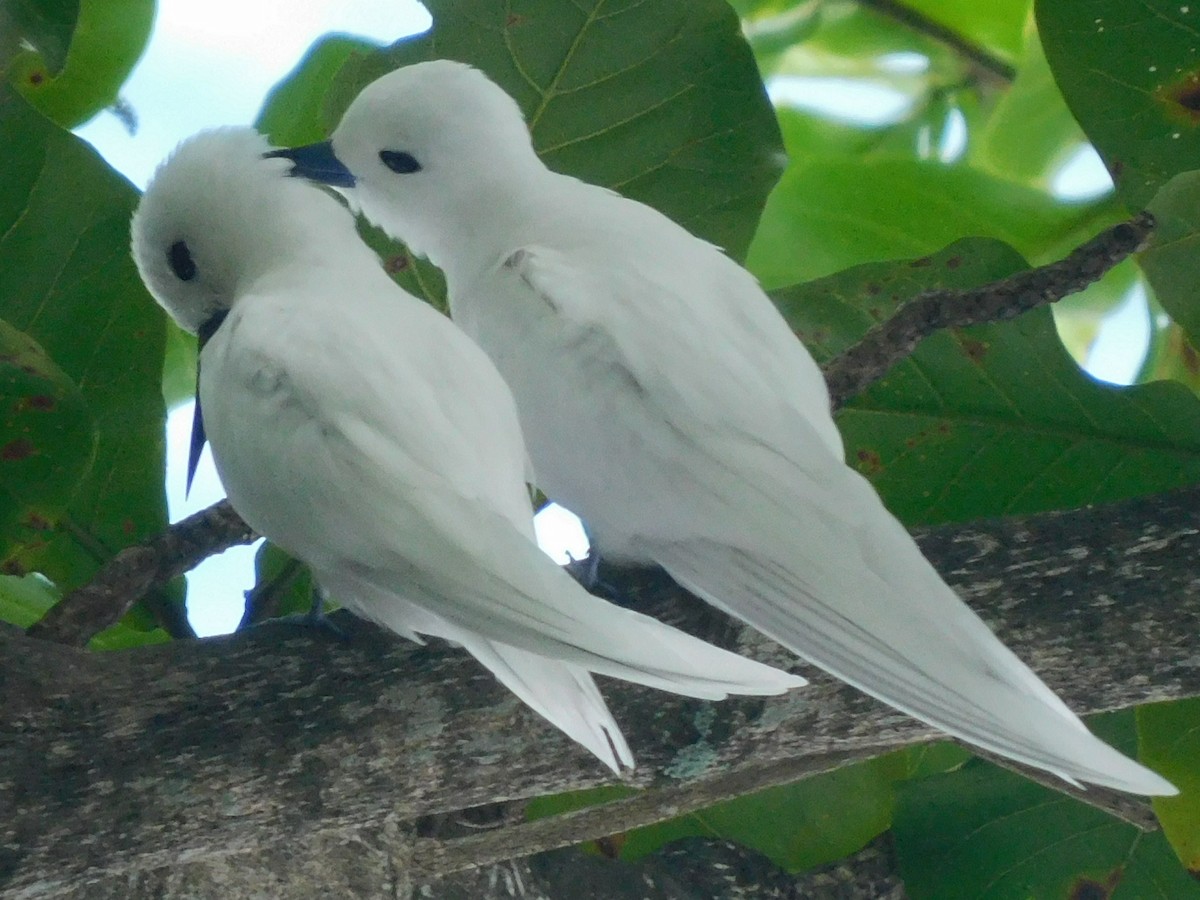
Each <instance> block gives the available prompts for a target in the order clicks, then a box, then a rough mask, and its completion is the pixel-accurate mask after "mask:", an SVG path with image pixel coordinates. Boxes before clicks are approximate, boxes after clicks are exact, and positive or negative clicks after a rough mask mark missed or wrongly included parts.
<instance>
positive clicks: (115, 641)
mask: <svg viewBox="0 0 1200 900" xmlns="http://www.w3.org/2000/svg"><path fill="white" fill-rule="evenodd" d="M170 640H171V636H170V635H169V634H167V633H166V632H165V631H163V630H162V629H161V628H151V629H149V630H145V629H142V628H137V627H134V626H132V625H130V624H127V623H125V622H118V623H117V624H116V625H112V626H109V627H108V628H105V629H104V630H103V631H102V632H100V633H99V634H98V635H96V636H95V637H94V638H92V639H91V640H90V641H88V649H89V650H128V649H130V648H131V647H145V646H148V645H150V644H166V643H168V642H169V641H170Z"/></svg>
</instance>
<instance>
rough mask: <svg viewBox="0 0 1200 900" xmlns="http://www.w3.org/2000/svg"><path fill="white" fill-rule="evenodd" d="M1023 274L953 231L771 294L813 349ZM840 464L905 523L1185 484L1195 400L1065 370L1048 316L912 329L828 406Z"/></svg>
mask: <svg viewBox="0 0 1200 900" xmlns="http://www.w3.org/2000/svg"><path fill="white" fill-rule="evenodd" d="M1021 268H1023V261H1022V260H1021V259H1020V257H1019V256H1017V255H1016V254H1015V253H1014V252H1013V251H1012V250H1011V248H1008V247H1006V246H1004V245H1003V244H1000V243H998V242H995V241H987V240H979V239H971V240H965V241H959V242H957V243H955V244H952V245H951V246H949V247H947V248H946V249H945V250H943V251H941V252H940V253H937V254H934V255H933V256H931V257H927V258H923V259H919V260H916V261H914V262H911V263H891V264H874V265H867V266H860V267H858V268H855V269H851V270H849V271H846V272H841V273H839V274H837V275H834V276H831V277H829V278H826V279H822V280H821V281H817V282H812V283H809V284H803V285H798V286H796V287H793V288H788V289H786V290H784V291H778V292H776V293H775V294H774V297H775V300H776V302H777V303H778V304H779V306H780V308H781V310H782V311H783V313H784V315H785V316H786V317H787V318H788V321H789V322H790V323H791V324H792V326H793V327H794V328H795V329H796V330H797V332H798V333H799V334H800V336H801V337H802V339H804V341H805V343H806V344H807V345H808V346H809V348H810V349H811V350H812V351H813V352H814V354H815V355H816V356H817V357H818V359H822V360H823V359H828V358H829V357H830V356H831V355H833V354H834V353H837V352H839V351H841V350H843V349H844V348H845V347H847V346H849V345H850V344H851V343H853V342H854V341H855V340H857V339H858V338H859V337H860V336H861V335H862V334H864V333H865V332H866V330H867V329H868V328H869V327H871V326H872V325H874V324H875V323H876V322H878V321H879V320H881V319H883V318H886V317H887V316H888V315H889V314H890V313H891V312H892V311H893V310H894V309H896V308H897V306H898V305H899V304H900V303H902V302H903V301H904V300H905V299H907V298H909V297H912V296H914V295H915V294H917V293H918V292H920V291H922V290H926V289H931V288H934V287H949V288H966V287H971V286H975V285H979V284H986V283H989V282H992V281H995V280H997V279H1000V278H1003V277H1006V276H1008V275H1010V274H1012V273H1013V272H1015V271H1018V270H1019V269H1021ZM838 425H839V427H840V428H841V431H842V435H843V437H844V438H845V441H846V454H847V459H848V461H849V462H850V464H851V465H853V466H855V467H856V468H857V469H858V470H859V471H860V472H862V473H863V474H864V475H865V476H866V477H868V478H870V479H871V480H872V482H873V483H874V485H875V487H876V489H877V490H879V492H880V493H881V494H882V495H883V497H884V499H885V501H886V502H887V504H888V507H889V509H891V510H892V512H894V513H895V514H896V515H897V516H899V517H900V519H901V520H903V521H905V522H907V523H929V522H944V521H961V520H964V519H969V518H978V517H981V516H993V515H1016V514H1024V513H1031V512H1038V511H1043V510H1049V509H1068V508H1076V507H1080V506H1084V505H1087V504H1090V503H1101V502H1105V501H1111V500H1117V499H1121V498H1124V497H1130V496H1136V495H1140V494H1148V493H1154V492H1158V491H1164V490H1169V489H1171V488H1174V487H1180V486H1182V485H1186V484H1193V483H1195V482H1197V481H1200V402H1198V401H1197V399H1196V397H1195V396H1194V395H1192V394H1191V393H1190V392H1189V391H1188V390H1187V389H1186V388H1184V387H1182V386H1181V385H1178V384H1173V383H1166V382H1159V383H1156V384H1149V385H1139V386H1135V387H1131V388H1117V387H1112V386H1108V385H1104V384H1101V383H1099V382H1096V381H1094V380H1093V379H1091V378H1089V377H1088V376H1087V375H1085V374H1084V373H1083V372H1081V371H1080V370H1079V368H1078V366H1076V364H1075V363H1074V362H1073V361H1072V360H1071V358H1070V357H1069V356H1068V355H1067V353H1066V351H1065V350H1064V349H1063V347H1062V344H1061V343H1060V342H1059V340H1058V338H1057V336H1056V334H1055V329H1054V323H1053V320H1052V318H1051V315H1050V311H1049V310H1047V309H1045V308H1043V309H1039V310H1035V311H1033V312H1031V313H1028V314H1026V315H1024V316H1021V317H1020V318H1018V319H1015V320H1013V321H1011V322H1007V323H1004V324H999V325H986V326H979V327H975V328H970V329H963V330H952V331H948V332H941V333H938V334H935V335H934V336H933V337H930V338H928V339H926V340H925V341H924V342H922V344H921V345H920V346H919V347H918V348H917V351H916V352H915V353H914V354H913V355H912V356H911V357H910V358H909V359H907V360H905V361H903V362H901V363H900V364H899V365H897V366H896V367H895V368H894V369H893V370H892V371H891V372H890V373H889V374H888V375H887V376H885V377H884V379H883V380H882V381H880V382H878V383H877V384H876V385H874V386H873V387H872V388H870V389H869V390H868V391H867V392H865V393H864V394H862V395H860V396H859V397H857V398H855V399H854V400H853V401H852V402H851V403H850V404H849V406H847V407H846V408H845V409H843V410H842V412H841V413H840V414H839V416H838Z"/></svg>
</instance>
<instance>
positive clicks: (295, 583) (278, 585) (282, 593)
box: [239, 541, 337, 627]
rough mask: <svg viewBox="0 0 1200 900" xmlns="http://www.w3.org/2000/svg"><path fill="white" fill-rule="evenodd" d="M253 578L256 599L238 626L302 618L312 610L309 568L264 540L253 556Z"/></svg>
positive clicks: (248, 606)
mask: <svg viewBox="0 0 1200 900" xmlns="http://www.w3.org/2000/svg"><path fill="white" fill-rule="evenodd" d="M254 576H255V577H254V589H253V596H254V600H253V602H251V601H250V600H249V598H247V617H244V619H243V622H242V624H241V625H240V626H239V627H244V626H246V625H255V624H257V623H258V622H261V621H263V620H264V619H267V618H271V617H274V616H292V615H302V614H304V613H307V612H308V611H309V610H310V609H311V608H312V600H313V589H314V584H313V580H312V575H311V574H310V573H309V571H308V567H307V566H305V565H304V564H303V563H300V562H297V561H296V560H295V559H293V558H292V557H291V556H289V555H288V554H287V553H285V552H284V551H283V550H280V549H279V548H278V547H276V546H275V545H274V544H272V543H271V542H270V541H263V544H262V546H261V547H259V548H258V552H257V553H255V554H254ZM333 599H334V600H336V599H337V598H336V597H335V598H333ZM252 610H253V612H252ZM264 613H266V614H264Z"/></svg>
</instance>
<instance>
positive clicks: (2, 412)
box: [0, 320, 96, 559]
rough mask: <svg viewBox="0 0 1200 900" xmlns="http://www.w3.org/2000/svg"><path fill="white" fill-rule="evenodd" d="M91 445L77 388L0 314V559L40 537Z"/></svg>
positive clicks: (74, 483)
mask: <svg viewBox="0 0 1200 900" xmlns="http://www.w3.org/2000/svg"><path fill="white" fill-rule="evenodd" d="M95 444H96V440H95V432H94V431H93V429H92V421H91V416H90V415H89V414H88V408H87V404H86V403H85V402H84V399H83V395H82V394H81V393H80V392H79V389H78V388H77V387H76V386H75V385H74V384H73V383H72V382H71V379H70V378H68V377H67V376H66V375H65V374H64V373H63V371H62V369H60V368H59V367H58V366H56V365H55V364H54V361H53V360H51V359H50V357H49V356H47V355H46V352H45V351H44V350H43V349H42V348H41V347H39V346H38V345H37V343H36V342H35V341H34V340H33V339H32V338H30V337H29V335H27V334H23V333H22V332H20V331H18V330H17V329H15V328H13V327H12V326H11V325H9V324H8V323H7V322H4V321H3V320H0V548H2V549H0V559H7V558H9V557H11V556H13V555H15V554H19V553H21V552H22V551H25V550H27V549H28V548H29V547H30V546H31V545H40V544H41V543H42V541H43V540H44V538H45V532H46V531H47V530H48V529H49V528H50V527H51V526H52V525H53V524H54V523H55V522H56V521H57V520H58V517H59V516H60V515H61V514H62V513H63V511H64V510H65V509H66V508H67V503H68V502H69V501H70V500H71V498H72V496H73V495H74V494H75V490H76V488H77V487H78V486H79V482H80V480H81V479H82V478H83V476H84V475H85V474H86V473H87V470H88V468H89V467H90V466H91V463H92V454H93V453H94V452H95Z"/></svg>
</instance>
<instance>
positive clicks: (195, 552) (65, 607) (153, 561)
mask: <svg viewBox="0 0 1200 900" xmlns="http://www.w3.org/2000/svg"><path fill="white" fill-rule="evenodd" d="M257 538H258V535H256V534H255V533H254V532H253V531H251V530H250V527H249V526H248V525H247V524H246V523H245V522H243V521H242V519H241V516H239V515H238V514H237V513H236V512H234V511H233V507H231V506H230V505H229V503H228V501H225V500H222V501H221V502H220V503H217V504H214V505H213V506H210V507H209V508H208V509H204V510H201V511H200V512H198V513H196V514H195V515H193V516H189V517H188V518H186V519H184V520H183V521H181V522H176V523H175V524H174V525H172V526H171V527H170V528H168V529H167V530H166V531H165V532H164V533H163V534H160V535H158V536H157V537H153V538H151V539H150V540H148V541H143V542H142V543H140V544H134V545H133V546H132V547H126V548H125V549H124V550H122V551H121V552H120V553H118V554H117V555H116V556H114V557H113V558H112V559H111V560H109V561H108V563H107V564H106V565H105V566H104V567H103V568H101V569H100V571H99V572H97V573H96V577H95V578H93V579H92V580H91V581H89V582H88V583H87V584H85V585H84V586H83V587H81V588H78V589H77V590H75V591H72V592H71V593H70V594H68V595H67V596H66V597H64V598H63V599H62V600H61V601H60V602H58V603H56V604H55V605H54V606H53V607H51V609H50V610H49V611H48V612H47V613H46V615H45V616H43V617H42V619H41V621H40V622H35V623H34V624H33V625H32V626H31V627H30V628H29V636H30V637H35V638H38V639H40V640H44V641H55V642H57V643H60V644H70V645H71V646H74V647H82V646H83V645H84V644H86V643H87V642H88V641H90V640H91V639H92V638H93V637H95V636H96V635H97V634H99V633H100V632H101V631H103V630H104V629H105V628H108V627H109V626H110V625H115V624H116V623H117V622H118V621H119V620H120V618H121V617H122V616H123V615H125V613H127V612H129V610H130V609H131V608H132V607H133V604H135V603H137V602H138V601H139V600H141V599H142V597H144V596H146V594H147V592H149V591H150V590H151V588H153V587H155V586H157V585H161V584H165V583H166V582H168V581H170V580H171V579H172V578H175V577H177V576H179V575H182V574H183V573H184V572H187V571H189V570H190V569H194V568H195V567H196V566H198V565H199V564H200V563H201V562H202V561H203V560H205V559H206V558H207V557H209V556H212V555H214V554H216V553H221V552H223V551H225V550H228V549H229V548H230V547H233V546H236V545H237V544H249V543H251V542H252V541H254V540H257Z"/></svg>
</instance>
